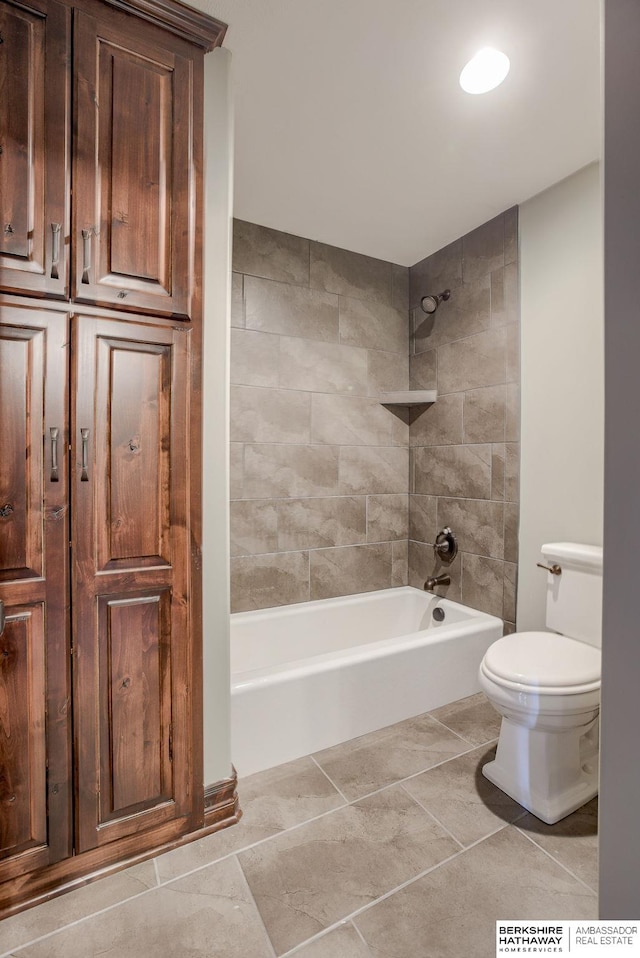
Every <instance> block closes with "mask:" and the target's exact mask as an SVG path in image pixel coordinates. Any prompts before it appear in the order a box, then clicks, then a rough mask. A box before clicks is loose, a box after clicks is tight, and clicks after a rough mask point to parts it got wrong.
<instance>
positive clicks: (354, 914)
mask: <svg viewBox="0 0 640 958" xmlns="http://www.w3.org/2000/svg"><path fill="white" fill-rule="evenodd" d="M505 828H509V825H508V824H506V823H505V824H504V825H501V826H500V827H499V828H497V829H496V831H495V832H492V833H491V835H485V836H484V838H480V839H478V841H477V842H473V844H472V845H469V847H468V848H461V849H460V850H459V851H457V852H455V853H454V854H453V855H449V857H448V858H444V859H443V860H442V861H441V862H437V863H436V864H435V865H431V866H430V867H429V868H426V869H425V870H424V871H422V872H419V873H418V874H417V875H414V876H413V877H412V878H409V879H407V881H404V882H402V883H401V884H400V885H397V886H396V887H395V888H392V889H390V890H389V891H388V892H385V893H384V895H380V897H379V898H376V899H374V901H370V902H368V903H367V904H366V905H362V906H361V907H360V908H356V910H355V911H352V912H350V913H349V914H348V915H344V916H343V917H342V918H340V919H339V920H338V921H335V922H333V924H331V925H328V926H327V928H323V929H322V931H321V932H318V933H317V934H316V935H313V936H312V937H311V938H307V939H305V941H301V942H299V943H298V944H297V945H294V947H293V948H290V949H289V951H285V952H283V953H282V955H280V956H279V958H290V956H293V955H294V954H295V952H296V951H298V950H299V949H300V948H301V947H302V946H303V945H308V944H310V943H311V942H313V941H316V940H317V939H318V938H322V937H323V936H324V935H326V934H328V933H329V932H330V931H334V930H335V929H336V928H339V927H341V926H342V925H344V924H345V923H346V922H353V925H354V928H356V930H357V931H359V929H358V926H357V925H356V924H355V921H354V919H355V918H357V917H358V916H359V915H362V914H363V913H364V912H366V911H369V910H370V909H371V908H374V907H375V906H376V905H379V904H380V902H382V901H386V899H387V898H391V896H392V895H395V894H396V893H397V892H399V891H402V890H403V888H407V887H408V886H409V885H412V884H413V883H414V882H416V881H420V879H422V878H425V877H426V876H427V875H429V874H430V873H431V872H433V871H436V869H438V868H442V867H443V866H444V865H448V864H449V862H452V861H455V859H457V858H459V857H460V856H461V855H464V854H466V853H467V852H469V851H471V849H472V848H475V847H476V845H481V844H482V842H484V841H487V839H489V838H492V837H493V835H497V834H498V832H501V831H503V829H505ZM361 937H362V935H361ZM365 944H366V939H365Z"/></svg>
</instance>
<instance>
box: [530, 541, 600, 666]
mask: <svg viewBox="0 0 640 958" xmlns="http://www.w3.org/2000/svg"><path fill="white" fill-rule="evenodd" d="M541 552H542V555H543V556H544V559H545V563H546V564H547V565H549V566H551V565H554V564H557V565H559V566H560V568H561V569H562V573H561V575H551V573H547V619H546V622H547V628H549V629H551V630H552V631H554V632H560V633H561V634H562V635H567V636H569V638H572V639H579V640H580V641H582V642H586V643H587V644H588V645H593V646H597V647H598V648H599V647H600V646H601V645H602V547H601V546H587V545H581V544H580V543H577V542H549V543H547V544H546V545H543V546H542V549H541Z"/></svg>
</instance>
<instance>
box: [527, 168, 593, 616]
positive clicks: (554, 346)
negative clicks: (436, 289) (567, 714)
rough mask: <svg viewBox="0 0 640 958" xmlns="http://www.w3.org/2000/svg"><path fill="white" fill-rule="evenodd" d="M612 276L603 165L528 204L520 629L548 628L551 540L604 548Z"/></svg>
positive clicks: (582, 172)
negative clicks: (545, 564) (546, 567)
mask: <svg viewBox="0 0 640 958" xmlns="http://www.w3.org/2000/svg"><path fill="white" fill-rule="evenodd" d="M602 274H603V251H602V192H601V184H600V169H599V165H598V164H597V163H595V164H592V165H590V166H587V167H585V168H584V169H583V170H580V171H579V172H578V173H575V174H574V175H573V176H570V177H568V178H567V179H566V180H563V181H562V182H560V183H557V184H556V185H555V186H552V187H551V188H550V189H548V190H546V191H545V192H544V193H540V194H539V195H538V196H534V197H533V199H531V200H529V201H528V202H526V203H524V204H523V205H522V206H521V207H520V284H521V290H520V296H521V337H522V351H521V364H522V369H521V383H522V387H521V388H522V399H521V403H522V423H521V442H522V447H521V480H520V503H521V506H520V548H519V570H518V615H517V628H518V630H520V631H523V630H527V629H543V628H544V614H545V589H546V582H547V573H545V572H543V571H542V570H541V569H538V568H536V562H538V561H540V551H539V550H540V546H541V545H542V543H544V542H550V541H551V542H553V541H556V542H558V541H572V542H585V543H590V544H593V545H601V544H602V532H603V529H602V525H603V520H602V512H603V468H604V343H603V339H604V317H603V313H604V305H603V277H602Z"/></svg>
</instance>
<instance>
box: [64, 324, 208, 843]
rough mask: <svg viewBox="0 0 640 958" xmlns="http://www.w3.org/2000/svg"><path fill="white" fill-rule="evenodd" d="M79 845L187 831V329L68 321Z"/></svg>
mask: <svg viewBox="0 0 640 958" xmlns="http://www.w3.org/2000/svg"><path fill="white" fill-rule="evenodd" d="M74 322H76V330H75V340H74V342H75V376H74V379H75V387H74V388H75V402H74V408H73V429H72V433H73V439H72V447H73V449H72V457H73V461H74V473H75V474H74V476H73V481H72V489H73V496H74V499H75V508H74V525H75V532H74V533H73V547H72V548H73V555H74V573H73V575H74V581H73V608H74V613H73V616H74V640H73V641H74V659H75V666H76V668H75V682H74V695H75V706H74V707H75V723H74V728H75V739H76V748H77V758H76V762H77V769H78V808H77V826H78V850H79V851H84V850H86V849H88V848H92V847H95V846H97V845H102V844H104V843H106V842H110V841H113V840H114V839H119V838H123V837H124V836H126V835H132V834H136V833H137V832H140V831H142V830H146V829H148V828H154V827H159V826H162V825H166V824H167V823H171V822H174V823H175V833H178V832H179V831H185V830H187V828H188V816H189V814H190V811H191V803H192V801H193V788H192V787H191V785H190V782H191V780H192V778H193V765H192V757H191V749H192V732H191V723H192V720H193V716H192V714H191V704H192V703H191V694H192V693H191V691H190V690H191V684H192V668H193V666H192V655H193V647H192V641H191V628H192V622H191V611H190V606H189V599H190V571H189V554H190V526H189V493H188V469H189V464H188V450H189V445H188V435H189V407H188V397H189V392H190V382H189V375H190V374H189V342H190V336H191V332H190V330H188V329H185V330H184V331H183V330H182V329H179V330H175V329H172V328H170V327H167V326H165V327H160V328H159V327H156V326H152V325H142V324H135V323H130V322H119V321H110V320H101V319H94V318H90V317H80V318H79V319H77V320H75V321H74Z"/></svg>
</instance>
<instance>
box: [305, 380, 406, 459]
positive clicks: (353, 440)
mask: <svg viewBox="0 0 640 958" xmlns="http://www.w3.org/2000/svg"><path fill="white" fill-rule="evenodd" d="M392 421H393V414H392V413H391V412H389V410H387V409H385V408H384V406H381V405H380V403H379V402H378V401H377V400H376V399H360V398H357V397H351V396H348V397H347V396H326V395H323V394H321V393H313V395H312V401H311V441H312V442H329V443H335V444H336V445H345V446H346V445H362V446H383V445H386V444H387V443H390V442H391V427H392Z"/></svg>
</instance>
